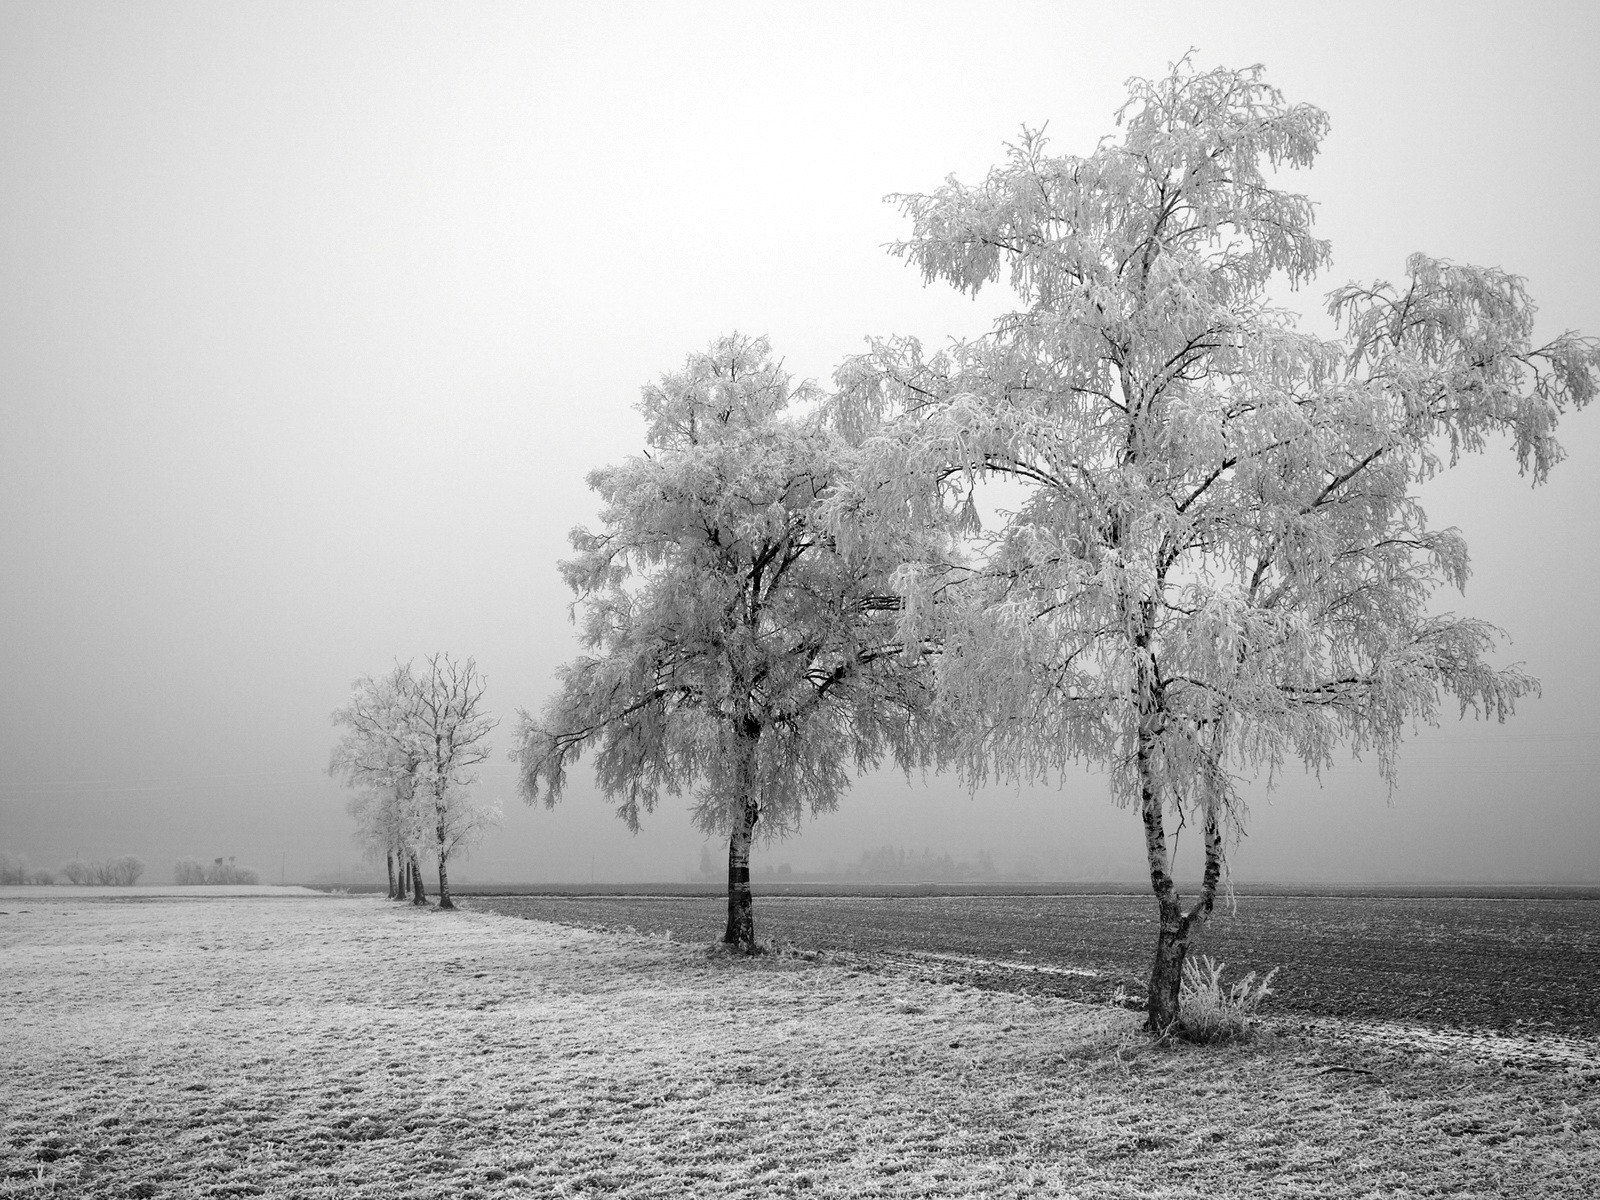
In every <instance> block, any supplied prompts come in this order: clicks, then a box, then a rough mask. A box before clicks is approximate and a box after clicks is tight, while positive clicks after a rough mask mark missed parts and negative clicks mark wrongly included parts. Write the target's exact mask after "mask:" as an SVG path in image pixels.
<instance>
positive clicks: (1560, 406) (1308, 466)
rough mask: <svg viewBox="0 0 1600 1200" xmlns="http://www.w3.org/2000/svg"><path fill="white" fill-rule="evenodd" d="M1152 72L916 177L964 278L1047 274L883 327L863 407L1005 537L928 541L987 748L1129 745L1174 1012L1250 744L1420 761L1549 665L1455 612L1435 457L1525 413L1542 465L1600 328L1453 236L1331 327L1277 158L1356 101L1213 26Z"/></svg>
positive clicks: (940, 620)
mask: <svg viewBox="0 0 1600 1200" xmlns="http://www.w3.org/2000/svg"><path fill="white" fill-rule="evenodd" d="M1130 89H1131V90H1130V95H1129V99H1128V102H1127V104H1126V106H1124V108H1123V109H1122V111H1121V112H1120V113H1119V114H1118V122H1119V124H1121V125H1122V126H1123V135H1122V138H1121V140H1120V141H1115V142H1113V141H1109V140H1108V141H1105V142H1103V143H1102V144H1101V145H1100V147H1099V148H1098V149H1097V150H1096V151H1095V152H1094V153H1093V154H1091V155H1089V156H1087V157H1082V158H1080V157H1073V156H1059V157H1058V156H1052V155H1049V154H1047V153H1046V148H1045V138H1044V136H1043V134H1042V133H1041V132H1028V131H1025V132H1024V134H1023V136H1022V138H1021V140H1020V142H1019V143H1018V144H1017V145H1015V146H1014V147H1012V148H1011V149H1010V152H1009V156H1008V158H1007V161H1006V162H1005V164H1004V165H1003V166H1000V167H998V168H996V169H994V170H993V171H992V172H991V173H990V174H989V176H988V178H987V179H986V180H985V181H984V182H983V183H981V184H979V185H977V186H975V187H970V186H965V185H963V184H960V183H958V182H956V181H955V180H954V179H952V180H951V181H950V182H948V183H947V184H946V185H945V186H944V187H942V188H940V189H939V190H938V191H936V192H934V193H932V194H930V195H913V196H906V197H902V198H901V203H902V205H903V208H904V210H905V212H906V213H907V214H908V215H909V216H910V217H911V219H912V223H913V230H912V233H911V236H910V237H909V238H908V239H907V240H906V241H904V242H901V243H899V244H898V245H897V246H896V247H895V248H894V249H895V251H896V252H897V253H899V254H900V255H902V256H903V257H905V258H907V259H909V260H910V261H911V262H912V263H914V264H916V265H917V266H918V267H919V268H920V269H921V270H922V272H923V275H924V277H925V278H926V279H927V280H928V281H929V282H932V281H934V280H944V281H946V282H948V283H950V284H952V285H954V286H955V287H957V288H959V289H962V290H964V291H968V292H972V293H974V294H975V293H976V292H977V291H978V290H979V289H980V288H982V287H983V286H984V285H986V284H989V283H992V282H994V281H996V280H997V279H999V278H1000V277H1001V276H1002V273H1004V274H1005V277H1006V278H1007V279H1008V281H1009V283H1010V285H1011V287H1012V288H1013V289H1014V290H1015V291H1016V293H1017V294H1018V295H1019V296H1020V297H1021V299H1022V302H1023V307H1022V309H1021V310H1020V311H1018V312H1015V313H1013V314H1011V315H1009V316H1007V317H1004V318H1002V319H1001V320H1000V321H999V322H998V323H997V324H996V326H995V328H994V331H993V332H992V333H991V334H989V335H988V336H987V337H984V338H981V339H978V340H976V341H974V342H970V343H965V344H961V345H957V346H956V347H954V348H953V349H952V350H950V351H949V352H947V353H941V354H937V355H931V356H928V355H924V354H923V352H922V350H921V348H920V347H919V346H918V345H917V344H916V343H915V342H912V341H900V342H889V343H882V344H879V345H877V346H876V347H875V349H874V351H873V353H871V354H870V355H868V356H865V357H863V358H862V359H859V360H856V361H854V362H852V363H851V364H849V365H848V366H847V368H846V369H845V370H844V371H842V372H841V375H840V382H841V388H842V394H843V398H842V400H841V410H842V411H845V412H854V413H857V414H865V415H867V416H872V417H879V418H882V417H887V416H897V418H898V420H897V424H896V425H895V427H894V430H893V433H892V435H881V436H878V437H876V438H874V439H872V440H871V441H870V443H869V449H870V451H871V452H872V454H873V455H875V462H876V468H875V470H873V471H872V472H870V474H869V478H870V479H872V480H873V481H874V485H873V487H872V488H870V489H869V488H865V487H864V489H863V495H864V498H865V499H867V500H869V501H870V502H871V503H873V504H874V505H875V506H876V510H877V511H878V512H879V514H880V516H881V517H882V519H883V520H884V521H885V522H889V523H892V522H893V521H895V520H901V519H909V520H911V521H914V522H928V523H933V524H937V525H941V526H942V527H945V528H950V529H955V530H958V531H960V532H962V533H964V534H966V535H968V537H969V539H970V540H971V541H972V542H973V543H974V544H976V545H979V546H981V547H982V553H981V554H980V555H978V557H976V558H975V559H973V560H971V561H970V562H968V563H966V564H954V563H950V562H940V561H935V560H927V561H924V562H923V563H920V564H917V565H915V566H914V567H912V568H908V569H907V570H906V571H905V572H903V573H902V575H901V576H900V580H901V583H902V585H903V589H904V592H905V595H906V599H907V607H906V609H905V612H904V614H903V626H902V630H901V635H900V636H901V637H903V638H911V639H917V638H929V639H935V640H937V641H939V642H941V643H942V646H943V651H942V653H941V654H940V655H939V656H938V657H937V670H938V677H939V683H940V688H941V694H942V695H943V697H944V698H945V700H946V701H947V702H948V703H950V704H951V705H952V706H953V707H954V709H955V710H956V711H957V712H959V713H961V714H964V715H963V716H962V717H961V718H960V720H961V725H962V728H963V729H964V731H966V733H967V734H968V737H967V739H966V753H967V760H966V761H967V769H968V771H969V773H970V774H971V775H972V777H973V778H975V779H977V778H982V777H983V776H984V774H985V773H986V772H987V771H989V770H990V769H992V768H993V767H998V769H999V770H1000V771H1002V772H1003V773H1006V774H1009V775H1017V776H1024V777H1036V776H1040V775H1043V774H1047V773H1053V772H1057V771H1059V770H1061V769H1063V768H1065V767H1066V766H1068V764H1071V763H1075V762H1081V761H1085V760H1087V761H1090V762H1096V763H1100V764H1103V765H1106V766H1108V767H1109V769H1110V778H1111V784H1112V788H1113V792H1114V795H1115V797H1116V799H1117V800H1118V802H1119V803H1122V804H1125V805H1129V806H1131V807H1132V808H1133V809H1134V810H1135V811H1136V812H1137V813H1138V814H1139V818H1140V823H1141V826H1142V832H1143V837H1144V844H1145V850H1146V855H1147V859H1148V865H1149V871H1150V881H1151V886H1152V889H1153V890H1154V893H1155V896H1156V900H1157V904H1158V912H1159V918H1160V930H1159V934H1158V939H1157V946H1156V953H1155V958H1154V962H1153V965H1152V969H1151V975H1150V984H1149V1027H1150V1028H1151V1029H1153V1030H1155V1031H1158V1032H1165V1031H1168V1030H1171V1029H1173V1028H1175V1027H1176V1025H1177V1022H1178V1020H1179V1007H1178V993H1179V984H1180V980H1181V978H1182V969H1183V963H1184V958H1185V955H1186V953H1187V950H1188V946H1189V943H1190V938H1191V937H1192V935H1193V933H1194V931H1195V929H1196V927H1197V926H1198V925H1199V924H1200V923H1201V922H1203V921H1204V920H1205V919H1206V918H1207V916H1208V915H1209V914H1210V912H1211V911H1212V907H1213V903H1214V899H1215V896H1216V892H1217V888H1218V885H1219V881H1221V880H1223V879H1224V877H1225V876H1224V873H1225V868H1226V850H1227V847H1228V845H1229V843H1230V841H1231V840H1232V839H1233V838H1234V837H1236V836H1237V835H1238V833H1239V831H1240V830H1241V828H1242V824H1243V819H1244V809H1243V805H1242V803H1241V799H1240V795H1239V791H1238V786H1237V779H1238V777H1239V776H1240V775H1254V774H1257V773H1261V772H1264V773H1265V775H1266V778H1267V779H1268V780H1269V782H1270V780H1271V779H1272V777H1273V775H1274V773H1275V772H1276V771H1277V770H1278V769H1279V768H1280V767H1281V766H1282V765H1283V764H1284V762H1285V761H1286V760H1289V759H1299V760H1301V761H1303V762H1304V763H1306V764H1307V765H1309V766H1310V767H1312V768H1315V769H1321V768H1322V767H1324V766H1326V765H1328V764H1329V763H1330V762H1331V761H1332V756H1333V753H1334V751H1335V750H1336V748H1338V747H1339V746H1341V745H1348V746H1351V747H1353V749H1354V750H1355V751H1357V752H1370V753H1372V754H1373V755H1374V756H1375V758H1376V760H1377V763H1378V765H1379V768H1380V770H1381V771H1382V772H1383V774H1384V775H1385V776H1386V777H1388V778H1389V779H1390V780H1391V781H1392V780H1393V777H1394V771H1395V763H1396V755H1397V752H1398V748H1399V745H1400V742H1401V739H1402V736H1403V732H1404V730H1405V729H1406V727H1407V726H1408V725H1411V724H1414V723H1415V722H1417V721H1426V722H1429V723H1432V722H1433V721H1435V719H1436V717H1437V713H1438V709H1439V703H1440V699H1441V697H1442V696H1443V695H1444V694H1448V695H1450V696H1451V697H1453V699H1454V700H1455V702H1456V703H1457V704H1458V705H1459V706H1460V709H1461V711H1462V713H1463V714H1465V713H1466V712H1468V711H1471V712H1473V713H1475V714H1477V715H1480V716H1485V715H1490V716H1494V717H1496V718H1497V719H1504V717H1505V716H1506V715H1507V714H1508V713H1510V712H1511V711H1512V708H1513V705H1514V703H1515V701H1516V700H1517V699H1518V698H1519V697H1521V696H1524V695H1526V694H1527V693H1528V692H1529V691H1530V689H1532V688H1534V687H1535V682H1534V681H1533V680H1532V679H1531V678H1530V677H1529V676H1528V675H1527V674H1526V673H1524V672H1523V670H1522V669H1521V668H1520V667H1517V666H1511V667H1496V666H1494V665H1493V664H1492V663H1491V661H1490V660H1489V657H1488V655H1489V653H1490V651H1491V649H1492V648H1493V646H1494V645H1495V643H1496V640H1497V638H1498V636H1499V635H1498V631H1497V630H1495V629H1494V628H1493V627H1491V626H1489V625H1487V624H1485V623H1483V622H1482V621H1477V620H1473V619H1470V618H1464V617H1458V616H1454V615H1450V614H1444V615H1439V614H1436V613H1434V612H1432V611H1431V609H1430V598H1431V597H1432V595H1433V593H1434V592H1435V590H1436V589H1437V588H1438V587H1439V586H1440V585H1442V584H1446V583H1448V584H1451V585H1453V586H1455V587H1457V588H1460V587H1463V586H1464V584H1465V582H1466V578H1467V573H1468V560H1467V552H1466V546H1465V543H1464V541H1463V540H1462V538H1461V535H1460V534H1459V533H1458V532H1457V531H1456V530H1454V529H1444V530H1439V529H1433V528H1430V527H1429V526H1428V524H1427V522H1426V519H1425V517H1424V514H1423V511H1422V508H1421V506H1420V504H1419V503H1418V498H1417V487H1418V485H1419V484H1421V483H1422V482H1424V481H1425V480H1427V479H1429V478H1430V477H1432V476H1433V475H1435V474H1436V473H1437V472H1439V471H1440V470H1442V469H1444V468H1446V467H1447V466H1450V465H1454V463H1455V462H1456V461H1457V459H1458V458H1459V457H1460V456H1461V455H1462V454H1463V453H1469V452H1475V451H1478V450H1481V449H1482V448H1483V447H1484V445H1485V443H1486V441H1487V440H1488V439H1489V438H1490V437H1491V436H1493V435H1495V434H1503V435H1504V436H1505V437H1507V438H1508V439H1509V441H1510V443H1511V446H1512V449H1513V451H1514V453H1515V455H1516V458H1517V461H1518V464H1519V466H1520V467H1521V469H1522V471H1523V472H1524V473H1527V474H1531V476H1532V478H1533V481H1534V482H1535V483H1538V482H1540V481H1542V480H1543V479H1544V477H1545V475H1546V472H1548V470H1549V469H1550V467H1551V466H1552V465H1553V464H1554V463H1555V462H1557V461H1558V460H1559V459H1560V457H1561V449H1560V447H1559V446H1558V444H1557V442H1556V440H1555V436H1554V435H1555V428H1556V422H1557V417H1558V415H1559V414H1561V413H1562V412H1564V411H1565V410H1566V409H1567V408H1568V407H1569V406H1570V407H1582V406H1583V405H1585V404H1586V403H1588V401H1589V400H1590V399H1591V398H1592V397H1593V395H1594V393H1595V389H1596V373H1597V369H1600V350H1597V345H1596V343H1595V341H1594V340H1592V339H1586V338H1579V337H1577V336H1575V335H1573V334H1571V333H1567V334H1563V335H1561V336H1560V337H1557V338H1555V339H1554V340H1552V341H1550V342H1548V343H1545V344H1543V345H1538V344H1536V343H1535V342H1534V341H1533V326H1534V321H1533V316H1534V306H1533V305H1532V303H1531V302H1530V301H1529V299H1528V297H1527V295H1526V293H1525V291H1524V289H1523V283H1522V281H1521V280H1520V279H1518V278H1517V277H1516V276H1514V275H1509V274H1507V273H1506V272H1504V271H1501V270H1498V269H1493V268H1482V267H1470V266H1462V265H1458V264H1454V263H1450V262H1447V261H1444V260H1440V259H1434V258H1429V257H1427V256H1424V255H1421V254H1418V255H1414V256H1412V258H1411V259H1410V260H1409V261H1408V263H1407V265H1406V278H1405V280H1404V281H1403V282H1402V283H1401V284H1400V285H1398V286H1394V285H1390V284H1387V283H1376V284H1372V285H1364V286H1350V287H1344V288H1341V289H1339V290H1338V291H1335V292H1334V293H1333V294H1332V296H1331V297H1330V300H1329V308H1330V311H1331V312H1332V314H1333V316H1334V317H1335V318H1337V320H1338V321H1339V322H1340V324H1341V326H1342V330H1343V340H1342V341H1328V340H1323V339H1320V338H1318V337H1315V336H1312V335H1311V334H1309V333H1304V332H1301V331H1299V330H1298V329H1297V328H1296V326H1295V318H1294V316H1293V315H1292V314H1291V313H1289V312H1287V311H1285V310H1282V309H1278V308H1274V307H1273V306H1272V305H1271V304H1270V303H1269V301H1268V299H1267V295H1266V290H1265V289H1266V286H1267V284H1268V282H1269V280H1271V279H1272V278H1274V277H1275V276H1277V275H1279V274H1280V273H1281V275H1282V276H1285V277H1286V278H1287V280H1288V282H1289V283H1290V284H1291V285H1299V284H1303V283H1304V282H1305V281H1307V280H1309V279H1310V278H1311V277H1312V276H1313V275H1314V274H1315V273H1316V272H1317V270H1318V269H1319V268H1321V267H1323V266H1324V265H1325V264H1326V263H1327V261H1328V257H1329V248H1328V244H1327V243H1326V242H1324V241H1320V240H1318V239H1316V238H1315V237H1313V236H1312V233H1311V224H1312V205H1311V202H1310V201H1309V200H1307V199H1306V198H1305V197H1303V196H1299V195H1295V194H1292V193H1288V192H1284V191H1280V190H1278V189H1276V188H1274V187H1273V186H1271V180H1270V179H1269V177H1268V175H1267V173H1266V172H1267V171H1268V170H1269V169H1275V168H1284V167H1306V166H1309V165H1310V164H1311V162H1312V160H1313V158H1314V157H1315V155H1316V153H1317V149H1318V146H1319V144H1320V142H1321V140H1322V137H1323V135H1324V134H1325V132H1326V130H1327V127H1328V120H1327V117H1326V116H1325V115H1324V114H1323V113H1322V112H1321V111H1320V110H1318V109H1316V108H1313V107H1311V106H1309V105H1304V104H1294V105H1291V104H1288V103H1286V102H1285V101H1284V100H1283V97H1282V96H1281V95H1280V93H1279V92H1278V91H1277V90H1275V89H1273V88H1271V87H1269V86H1268V85H1267V84H1266V83H1264V82H1263V81H1262V78H1261V72H1260V69H1259V68H1252V69H1250V70H1246V71H1227V70H1214V71H1205V72H1201V71H1196V70H1194V69H1193V68H1192V67H1191V66H1190V64H1189V62H1188V60H1187V59H1186V60H1184V61H1183V62H1180V63H1179V64H1178V65H1177V66H1176V67H1174V69H1173V70H1172V72H1171V74H1170V75H1169V76H1168V77H1166V78H1164V79H1160V80H1155V81H1149V80H1134V81H1133V82H1132V84H1131V85H1130ZM996 477H998V478H1003V479H1007V480H1010V481H1012V482H1013V484H1015V485H1018V486H1019V487H1020V491H1021V496H1022V499H1021V501H1020V503H1019V506H1018V508H1017V511H1016V512H1015V513H1014V514H1012V515H1010V516H1009V517H1008V518H1007V519H1005V520H1004V521H1003V522H1002V523H1001V524H1000V525H999V527H998V528H997V529H995V530H993V531H990V532H984V531H982V530H980V529H979V527H978V525H977V522H976V515H975V514H976V511H977V510H976V507H975V495H974V493H975V489H976V488H977V487H978V486H979V485H980V484H982V483H983V482H984V481H986V480H989V479H992V478H996ZM1189 827H1193V828H1195V829H1196V830H1198V832H1199V836H1200V839H1201V841H1202V843H1203V854H1204V869H1203V874H1202V881H1201V884H1200V888H1199V893H1198V895H1197V896H1196V897H1194V899H1193V901H1192V903H1189V904H1187V905H1186V904H1185V902H1184V901H1183V899H1182V897H1181V896H1180V893H1179V889H1178V887H1177V885H1176V883H1175V881H1174V879H1173V875H1172V859H1171V854H1170V852H1169V851H1170V850H1171V848H1172V843H1171V842H1169V837H1170V838H1173V839H1175V838H1176V836H1177V831H1178V830H1181V829H1184V828H1189Z"/></svg>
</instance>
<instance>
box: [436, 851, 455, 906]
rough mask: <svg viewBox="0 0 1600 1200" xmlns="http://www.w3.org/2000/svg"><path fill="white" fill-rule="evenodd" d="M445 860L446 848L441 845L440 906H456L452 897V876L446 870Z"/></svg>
mask: <svg viewBox="0 0 1600 1200" xmlns="http://www.w3.org/2000/svg"><path fill="white" fill-rule="evenodd" d="M444 860H445V850H444V847H443V846H440V847H439V907H440V908H454V907H455V906H456V904H455V901H454V900H452V899H450V876H449V875H448V874H447V873H446V871H445V866H444Z"/></svg>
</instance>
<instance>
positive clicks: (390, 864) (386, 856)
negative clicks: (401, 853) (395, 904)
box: [383, 850, 400, 900]
mask: <svg viewBox="0 0 1600 1200" xmlns="http://www.w3.org/2000/svg"><path fill="white" fill-rule="evenodd" d="M383 865H384V867H385V868H387V870H388V872H389V899H391V900H393V899H395V898H396V897H398V896H399V894H400V893H399V892H397V891H396V890H395V886H394V851H393V850H385V851H384V852H383Z"/></svg>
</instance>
